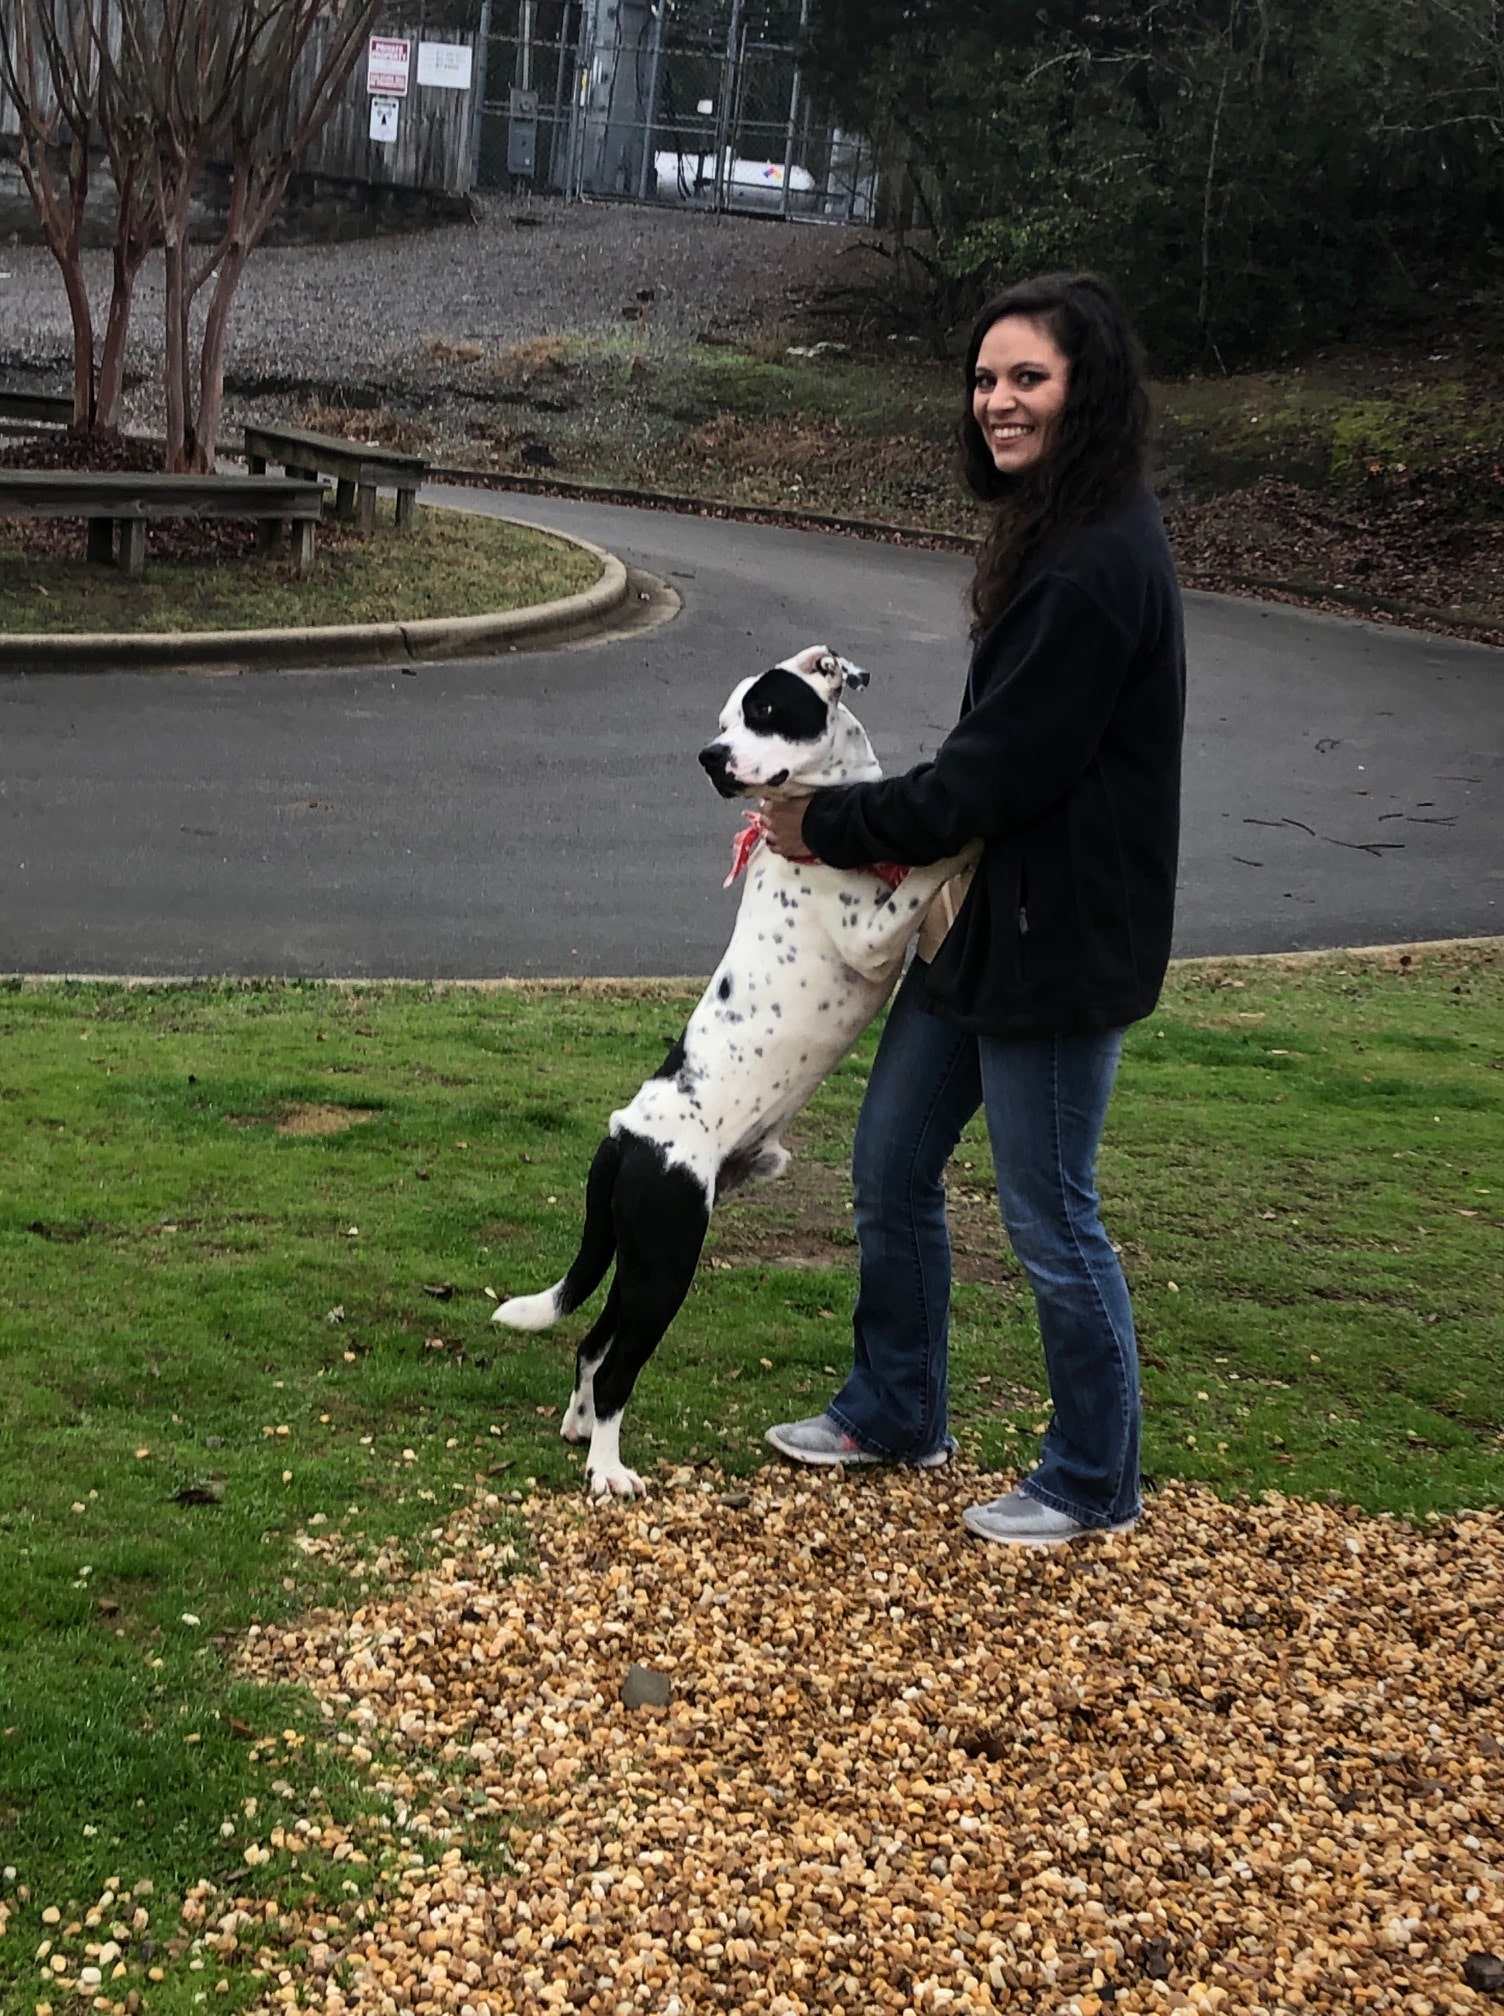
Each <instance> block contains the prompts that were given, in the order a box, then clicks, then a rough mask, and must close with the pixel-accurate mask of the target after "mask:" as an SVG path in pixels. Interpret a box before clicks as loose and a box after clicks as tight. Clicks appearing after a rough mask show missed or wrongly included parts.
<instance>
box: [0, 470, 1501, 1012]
mask: <svg viewBox="0 0 1504 2016" xmlns="http://www.w3.org/2000/svg"><path fill="white" fill-rule="evenodd" d="M432 494H433V496H434V499H435V501H438V500H439V499H440V498H441V497H443V498H445V499H446V501H447V500H448V499H450V498H452V500H453V501H464V502H465V503H467V504H469V505H470V506H471V507H472V508H476V509H491V510H496V511H502V512H504V513H505V514H506V515H509V516H513V517H518V518H527V519H530V520H532V521H534V522H536V523H540V524H545V525H556V526H558V527H559V528H560V529H561V530H564V531H576V532H579V533H581V534H582V535H583V536H585V537H586V538H589V539H593V540H595V541H597V542H598V543H600V544H601V545H604V546H608V547H610V548H611V549H612V550H613V551H615V552H617V553H619V554H621V556H622V557H623V558H624V559H626V560H627V561H628V562H629V563H633V564H635V565H637V566H639V567H642V568H646V569H648V570H650V571H651V572H653V573H655V574H659V575H661V576H663V577H665V578H666V579H667V580H668V581H669V582H671V583H672V585H673V586H674V587H675V588H677V589H678V590H679V592H680V593H681V595H682V596H683V598H684V609H683V613H682V614H681V615H680V616H679V617H678V618H677V619H676V620H675V621H673V622H672V623H670V624H668V625H667V626H666V627H664V628H660V629H656V630H651V631H644V632H639V633H637V634H635V635H628V636H624V637H620V638H618V639H616V640H615V641H607V642H600V643H595V644H590V645H581V646H576V647H573V648H570V649H565V650H558V651H553V652H541V653H521V652H519V653H517V654H516V655H513V656H509V657H506V658H502V659H499V660H490V661H471V662H468V663H461V664H456V665H447V666H437V667H424V668H422V669H421V670H420V671H419V672H418V673H417V674H416V676H411V675H404V674H401V673H399V672H397V671H394V670H390V669H388V670H382V671H369V672H349V671H337V672H319V673H300V674H288V675H285V676H279V675H267V674H264V673H259V674H253V675H246V676H214V675H205V674H195V675H189V676H182V675H141V674H122V675H103V676H92V677H68V676H65V675H47V676H30V677H27V676H22V675H14V674H13V675H9V676H6V677H3V678H0V971H5V972H27V973H65V972H67V973H114V974H125V973H136V974H150V973H156V974H168V973H171V974H209V973H235V974H257V973H263V974H264V973H278V974H296V975H303V976H317V975H336V974H344V975H359V976H367V975H405V976H414V977H425V976H429V977H436V976H455V977H479V976H487V975H501V974H513V975H529V974H531V975H543V974H569V973H581V974H688V973H705V972H708V971H709V970H710V968H711V967H712V966H713V965H714V963H715V960H716V959H717V957H718V956H719V954H720V951H721V948H722V946H723V945H724V943H725V940H726V936H727V933H728V931H729V928H730V920H731V915H732V911H733V909H734V906H735V903H736V901H737V895H736V893H735V892H734V891H723V890H722V888H721V878H722V874H723V872H724V869H725V866H726V864H727V862H728V859H729V844H730V837H731V833H732V830H733V829H734V827H735V826H736V825H737V824H738V823H739V822H738V818H737V814H736V808H734V807H732V806H728V805H726V804H724V803H722V802H721V801H720V800H719V799H718V798H716V796H715V794H714V793H713V792H712V791H711V790H710V789H709V787H708V785H707V784H706V782H705V779H704V776H703V774H702V772H701V771H700V768H699V765H698V764H697V763H696V762H695V760H694V758H695V751H696V750H697V749H698V748H699V747H700V745H701V744H702V743H703V742H704V741H705V740H707V739H708V737H709V736H710V734H711V733H712V732H713V730H714V727H715V721H716V716H717V714H718V712H719V710H720V706H721V703H722V701H723V700H724V698H725V695H726V693H727V692H728V691H729V689H730V687H731V686H732V684H733V683H734V681H736V680H737V679H739V678H741V677H742V676H743V675H744V674H746V673H748V672H750V671H756V670H760V669H762V668H763V667H765V666H767V665H769V664H771V663H773V662H774V660H775V659H778V658H782V657H784V656H785V655H786V654H787V653H788V652H789V651H791V650H793V649H794V648H796V647H797V646H799V645H801V644H805V643H809V642H813V641H823V642H829V643H830V644H831V645H833V646H834V647H835V648H837V649H838V650H841V651H843V652H844V653H845V654H846V655H847V656H849V657H851V658H854V659H856V660H857V661H858V662H860V663H862V664H864V665H866V666H867V667H868V668H869V669H870V670H871V672H872V675H873V681H872V686H871V688H870V690H869V692H868V693H867V694H866V695H864V696H863V698H862V701H861V706H860V711H861V714H862V718H863V720H864V721H865V723H866V724H867V727H868V729H869V732H870V733H871V734H872V738H873V741H874V743H875V744H876V747H877V750H878V753H879V755H880V756H881V757H882V758H883V760H884V762H885V764H886V765H887V766H888V767H889V768H890V769H892V768H898V767H901V766H902V765H903V764H904V763H906V762H909V761H913V760H916V759H917V758H918V757H919V756H921V755H923V754H924V753H926V752H928V751H930V750H932V749H933V748H934V746H935V744H936V743H937V742H938V740H939V739H940V738H941V736H942V735H943V734H944V732H945V730H946V727H947V726H948V724H949V722H950V721H951V719H952V717H953V714H954V711H955V707H956V702H957V698H958V694H959V691H960V685H961V678H962V671H963V665H964V641H963V638H964V628H965V625H964V618H963V614H962V596H963V591H964V587H965V583H966V578H967V563H966V561H965V560H964V559H961V558H958V557H956V556H954V555H947V554H935V553H925V552H911V551H907V550H905V549H901V548H895V547H890V546H879V545H870V544H864V543H861V542H858V541H854V540H844V539H837V538H833V537H825V536H821V535H812V534H807V533H793V532H785V531H780V530H777V529H774V528H771V527H758V526H744V525H728V524H725V523H721V522H719V521H715V520H709V519H697V518H689V517H678V516H673V515H670V514H667V513H656V512H635V511H627V510H623V509H618V508H614V507H608V506H600V505H584V504H574V503H566V502H561V501H560V500H558V499H553V498H519V497H498V496H495V495H493V494H488V493H481V492H474V491H464V492H453V493H443V492H437V491H436V492H434V493H432ZM1188 615H1189V633H1190V656H1191V704H1190V723H1189V734H1188V741H1187V752H1186V753H1187V763H1186V800H1185V847H1184V859H1183V864H1182V887H1181V899H1180V926H1179V932H1178V938H1177V950H1178V951H1179V952H1181V953H1183V954H1193V953H1205V952H1259V951H1279V950H1287V949H1296V948H1303V947H1317V946H1336V945H1351V944H1376V943H1393V942H1397V941H1403V940H1413V939H1422V938H1434V937H1443V936H1453V935H1458V936H1477V935H1482V934H1486V933H1494V932H1498V931H1501V930H1504V921H1501V915H1504V847H1501V844H1500V835H1501V833H1504V747H1501V744H1504V737H1501V732H1500V721H1501V716H1504V709H1501V701H1504V655H1501V654H1500V653H1498V652H1496V651H1490V650H1488V649H1487V648H1485V647H1482V646H1476V645H1469V644H1464V643H1457V642H1453V641H1451V640H1449V639H1445V638H1432V637H1428V636H1424V635H1421V634H1419V633H1415V632H1407V631H1401V630H1395V629H1384V628H1378V627H1375V626H1371V625H1366V624H1361V623H1346V622H1342V621H1339V620H1337V619H1335V618H1329V617H1323V616H1317V615H1309V614H1306V613H1304V612H1302V611H1299V610H1295V609H1289V608H1284V607H1281V606H1276V605H1273V604H1262V603H1255V602H1247V601H1235V600H1230V599H1225V598H1220V597H1215V596H1206V595H1195V596H1191V597H1190V598H1189V609H1188Z"/></svg>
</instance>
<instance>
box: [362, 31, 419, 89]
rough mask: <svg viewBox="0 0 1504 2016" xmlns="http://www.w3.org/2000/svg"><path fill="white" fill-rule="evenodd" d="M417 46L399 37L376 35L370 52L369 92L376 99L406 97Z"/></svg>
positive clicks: (368, 63) (368, 54)
mask: <svg viewBox="0 0 1504 2016" xmlns="http://www.w3.org/2000/svg"><path fill="white" fill-rule="evenodd" d="M412 56H413V45H412V43H411V42H409V41H407V40H406V39H405V38H403V37H398V36H395V35H373V36H372V37H371V46H370V48H369V50H368V51H367V52H366V90H367V91H368V92H369V93H370V95H371V96H372V97H373V98H405V97H406V96H407V79H408V73H409V72H410V70H411V68H412Z"/></svg>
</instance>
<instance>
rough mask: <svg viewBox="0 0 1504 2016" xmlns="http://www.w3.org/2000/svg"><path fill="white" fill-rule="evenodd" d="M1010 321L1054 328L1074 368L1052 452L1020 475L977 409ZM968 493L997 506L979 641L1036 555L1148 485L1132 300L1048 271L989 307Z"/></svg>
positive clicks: (975, 592) (1144, 403)
mask: <svg viewBox="0 0 1504 2016" xmlns="http://www.w3.org/2000/svg"><path fill="white" fill-rule="evenodd" d="M1006 315H1021V316H1023V317H1025V318H1026V319H1027V320H1028V321H1030V322H1038V323H1042V324H1043V325H1044V327H1045V328H1046V329H1048V330H1049V332H1050V335H1051V336H1052V337H1053V338H1054V340H1055V342H1056V344H1057V345H1058V347H1059V348H1060V350H1061V352H1062V353H1063V354H1064V356H1065V357H1066V359H1067V361H1068V362H1069V365H1070V375H1069V378H1068V380H1067V385H1066V396H1065V405H1064V406H1063V408H1062V409H1061V412H1060V416H1059V419H1058V420H1057V421H1056V423H1055V432H1054V438H1053V441H1052V443H1051V446H1050V449H1049V452H1048V453H1047V454H1046V455H1045V456H1044V457H1043V459H1042V460H1040V461H1039V462H1036V463H1035V464H1034V465H1033V466H1032V467H1030V468H1028V469H1024V470H1021V471H1020V472H1019V473H1018V474H1017V475H1016V476H1008V475H1004V474H1003V473H1002V471H1001V470H999V469H998V468H997V466H996V464H995V463H994V462H993V459H992V454H991V451H990V449H989V448H988V446H987V442H986V438H985V437H984V435H983V433H982V430H981V428H980V427H979V426H978V425H977V422H976V419H975V416H974V415H973V413H972V407H971V401H972V385H973V380H974V379H975V376H976V368H977V354H978V352H979V351H980V350H981V347H982V341H983V339H984V337H985V336H986V334H987V331H988V330H989V329H990V328H991V327H992V325H993V324H994V323H995V322H1000V321H1001V320H1002V319H1003V317H1004V316H1006ZM958 432H959V439H960V445H961V469H962V474H963V476H964V477H965V480H966V484H967V487H968V488H969V489H970V490H971V491H972V492H973V493H974V494H975V495H976V496H978V497H980V498H981V499H982V500H983V501H984V502H985V503H989V504H996V506H997V510H996V512H995V513H994V515H993V520H992V524H991V527H990V528H989V530H988V533H987V536H986V538H985V539H984V540H983V542H982V547H981V551H980V552H979V553H978V555H977V567H976V573H975V575H974V576H973V578H972V584H971V608H972V618H973V621H972V635H973V636H974V637H975V636H979V635H980V634H981V632H982V631H983V630H985V629H987V627H988V626H989V625H990V624H991V623H993V622H995V621H996V619H997V618H998V616H999V615H1001V613H1002V611H1003V609H1004V607H1005V606H1006V604H1007V602H1008V599H1009V597H1010V595H1011V594H1012V592H1013V589H1014V586H1015V585H1016V583H1017V581H1018V579H1019V576H1020V575H1021V573H1022V572H1023V569H1024V567H1025V565H1026V564H1027V562H1028V561H1029V559H1030V557H1031V556H1032V555H1033V554H1034V553H1036V552H1037V551H1038V549H1039V547H1040V546H1041V545H1043V544H1044V542H1045V541H1046V540H1047V539H1049V538H1050V537H1052V536H1053V535H1054V534H1055V533H1057V532H1062V531H1065V530H1066V529H1068V528H1069V527H1072V526H1076V525H1089V524H1090V523H1091V522H1092V520H1093V519H1094V518H1099V517H1101V515H1102V514H1103V512H1104V511H1106V510H1108V509H1109V508H1110V507H1111V506H1112V505H1113V504H1114V503H1116V502H1117V500H1118V499H1119V498H1120V497H1121V496H1122V495H1123V494H1124V493H1125V492H1126V491H1127V490H1129V489H1131V488H1132V487H1133V485H1134V484H1135V483H1137V482H1140V481H1141V480H1142V479H1143V476H1144V473H1145V469H1146V467H1147V464H1148V453H1149V394H1148V390H1147V388H1146V386H1145V383H1144V360H1143V353H1142V352H1141V351H1140V349H1139V346H1138V340H1137V338H1136V337H1135V336H1134V333H1133V330H1132V328H1131V327H1130V326H1129V322H1128V317H1127V315H1126V314H1125V312H1124V310H1123V305H1122V303H1121V302H1120V301H1119V300H1118V297H1117V295H1116V294H1115V293H1114V292H1113V290H1112V288H1111V287H1110V286H1109V285H1108V284H1107V282H1106V281H1105V280H1100V279H1098V278H1097V276H1096V275H1095V274H1094V273H1048V274H1045V275H1043V276H1041V277H1040V278H1039V279H1036V280H1022V281H1020V282H1019V283H1018V284H1017V285H1016V286H1013V287H1009V288H1006V289H1005V290H1004V291H1003V292H1002V293H1001V294H998V295H996V296H994V298H993V299H992V300H991V301H989V302H988V303H987V306H986V307H985V308H984V309H983V310H982V312H981V314H980V315H979V316H978V318H977V324H976V327H975V329H974V330H973V331H972V336H971V343H970V346H969V348H968V349H967V352H966V393H965V405H964V407H963V409H962V413H961V424H960V428H959V430H958Z"/></svg>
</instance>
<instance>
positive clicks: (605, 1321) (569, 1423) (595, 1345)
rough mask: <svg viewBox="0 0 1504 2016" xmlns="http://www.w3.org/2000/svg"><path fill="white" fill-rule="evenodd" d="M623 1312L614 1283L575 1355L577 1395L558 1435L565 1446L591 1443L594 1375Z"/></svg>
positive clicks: (575, 1393) (571, 1399) (560, 1425)
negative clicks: (565, 1443)
mask: <svg viewBox="0 0 1504 2016" xmlns="http://www.w3.org/2000/svg"><path fill="white" fill-rule="evenodd" d="M620 1310H621V1293H620V1290H619V1289H618V1287H617V1284H616V1283H615V1282H614V1281H613V1282H612V1283H611V1286H610V1289H609V1290H608V1292H607V1295H606V1306H605V1308H604V1309H602V1311H601V1313H600V1315H599V1316H598V1317H597V1318H596V1320H595V1322H594V1323H593V1324H592V1325H591V1327H590V1331H589V1333H588V1335H587V1336H585V1337H583V1338H581V1340H580V1348H579V1350H578V1351H577V1352H576V1353H575V1360H574V1391H573V1392H572V1393H571V1394H570V1396H569V1405H568V1406H567V1407H566V1408H565V1409H564V1419H563V1421H562V1422H561V1423H560V1424H559V1433H560V1434H561V1435H562V1436H563V1438H564V1440H565V1441H566V1442H588V1441H589V1440H590V1436H591V1431H592V1430H593V1429H594V1427H595V1371H596V1367H597V1366H598V1365H599V1364H600V1362H601V1360H602V1359H603V1358H604V1357H605V1355H606V1353H607V1352H608V1351H609V1350H610V1348H611V1340H612V1338H613V1337H614V1336H615V1335H616V1324H617V1319H618V1316H619V1314H620Z"/></svg>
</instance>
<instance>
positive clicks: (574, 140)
mask: <svg viewBox="0 0 1504 2016" xmlns="http://www.w3.org/2000/svg"><path fill="white" fill-rule="evenodd" d="M807 11H808V0H656V4H655V0H487V4H486V5H485V7H484V8H483V10H482V17H481V32H480V45H479V51H478V56H479V68H480V89H481V113H480V122H479V145H478V152H477V163H476V179H477V181H478V183H479V185H480V186H481V187H482V188H491V189H501V190H509V191H513V192H521V191H525V190H533V189H536V190H538V191H540V192H547V193H549V194H552V195H557V196H563V197H566V198H570V199H574V200H580V199H583V198H586V197H589V198H592V199H601V198H612V197H615V198H618V199H621V200H623V201H631V202H649V203H664V204H672V205H680V206H692V207H694V208H697V209H705V210H735V211H750V212H756V213H761V214H763V215H775V216H782V217H786V218H811V219H824V220H827V221H831V222H842V223H849V222H859V223H865V222H868V221H870V219H871V217H872V215H873V208H874V197H875V184H876V175H875V171H874V166H873V162H872V157H871V150H870V148H869V147H868V145H867V143H866V142H865V141H864V140H863V139H862V138H861V137H860V136H859V135H856V134H852V133H847V132H843V131H842V130H841V128H840V127H839V126H838V125H836V124H835V123H834V122H833V121H832V120H831V119H830V118H829V117H828V116H827V115H826V114H825V113H824V111H823V110H822V108H821V106H820V105H819V103H818V102H817V101H816V99H815V98H814V97H813V96H812V95H811V93H810V92H809V90H808V88H807V86H806V82H805V79H804V78H803V77H802V75H801V73H800V69H799V41H800V36H801V32H802V30H803V27H804V25H805V19H806V17H807Z"/></svg>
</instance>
